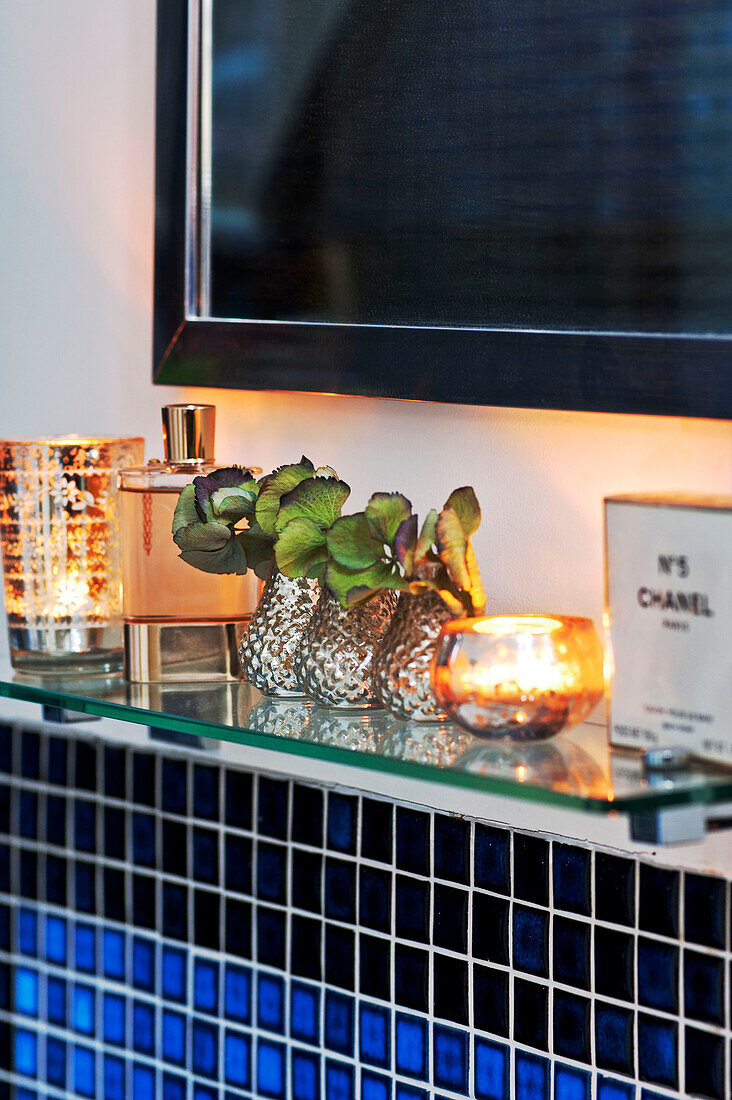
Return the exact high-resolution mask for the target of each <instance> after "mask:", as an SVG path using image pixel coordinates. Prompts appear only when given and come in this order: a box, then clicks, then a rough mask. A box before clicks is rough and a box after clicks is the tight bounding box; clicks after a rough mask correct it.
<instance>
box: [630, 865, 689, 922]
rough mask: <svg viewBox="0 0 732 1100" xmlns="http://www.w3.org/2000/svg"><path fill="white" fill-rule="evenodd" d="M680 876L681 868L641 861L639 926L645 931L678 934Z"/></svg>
mask: <svg viewBox="0 0 732 1100" xmlns="http://www.w3.org/2000/svg"><path fill="white" fill-rule="evenodd" d="M680 879H681V875H680V873H679V872H678V871H669V870H667V869H666V868H664V867H649V866H648V864H645V863H641V865H640V875H639V893H638V926H639V928H641V929H642V930H643V931H644V932H656V933H658V934H659V935H662V936H678V934H679V890H680Z"/></svg>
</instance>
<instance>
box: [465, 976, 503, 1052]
mask: <svg viewBox="0 0 732 1100" xmlns="http://www.w3.org/2000/svg"><path fill="white" fill-rule="evenodd" d="M508 984H509V975H508V974H507V973H506V971H504V970H496V969H493V968H490V967H487V966H474V967H473V998H474V999H473V1017H474V1022H475V1026H476V1027H477V1028H479V1029H480V1030H481V1031H490V1032H492V1034H493V1035H502V1036H504V1037H505V1038H508V1037H509V1012H508Z"/></svg>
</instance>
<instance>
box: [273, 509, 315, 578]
mask: <svg viewBox="0 0 732 1100" xmlns="http://www.w3.org/2000/svg"><path fill="white" fill-rule="evenodd" d="M327 558H328V551H327V549H326V545H325V534H324V533H323V531H321V529H320V527H318V525H317V523H313V521H312V520H310V519H303V518H302V517H298V518H296V519H293V520H291V521H290V522H289V523H288V524H287V527H286V528H285V530H284V531H283V532H282V534H281V535H280V537H279V538H278V540H277V542H276V544H275V560H276V561H277V568H278V569H279V571H280V573H284V574H285V576H286V577H306V576H309V575H310V571H311V570H312V569H313V568H314V567H315V566H318V565H320V564H321V563H323V562H325V561H327Z"/></svg>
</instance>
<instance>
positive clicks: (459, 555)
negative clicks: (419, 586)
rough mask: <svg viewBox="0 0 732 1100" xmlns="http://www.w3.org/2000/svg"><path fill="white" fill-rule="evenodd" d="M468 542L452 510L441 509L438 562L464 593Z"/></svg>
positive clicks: (467, 582) (468, 582)
mask: <svg viewBox="0 0 732 1100" xmlns="http://www.w3.org/2000/svg"><path fill="white" fill-rule="evenodd" d="M467 547H468V540H467V538H466V535H465V532H464V530H463V525H462V523H461V522H460V517H459V516H458V514H457V512H456V511H455V509H454V508H443V510H442V512H441V513H440V516H439V518H438V520H437V549H438V551H439V554H440V561H441V562H442V563H443V565H444V566H445V568H446V569H447V572H448V573H449V575H450V576H451V577H452V579H453V580H454V581H455V583H456V584H457V585H458V586H459V587H460V588H462V589H464V591H466V592H467V591H468V589H469V588H470V574H469V573H468V566H467V563H466V560H465V554H466V550H467Z"/></svg>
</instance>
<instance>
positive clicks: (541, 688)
mask: <svg viewBox="0 0 732 1100" xmlns="http://www.w3.org/2000/svg"><path fill="white" fill-rule="evenodd" d="M432 686H433V689H434V692H435V695H436V696H437V699H438V701H439V703H440V705H441V706H442V707H443V709H444V710H445V711H446V712H447V714H448V715H449V716H450V717H451V718H452V719H454V721H456V722H459V723H460V725H461V726H464V727H465V728H466V729H469V730H470V731H471V732H472V733H474V734H477V736H478V737H510V738H512V739H513V740H515V741H542V740H544V739H546V738H547V737H553V736H554V734H556V733H559V731H560V730H562V729H565V728H567V727H568V726H575V725H577V723H579V722H582V721H584V719H585V718H586V717H587V715H588V714H589V713H590V711H591V710H592V709H593V708H594V707H595V706H596V705H597V703H599V701H600V699H601V698H602V695H603V690H604V680H603V653H602V646H601V645H600V640H599V638H598V636H597V632H596V631H595V627H594V625H593V623H592V620H591V619H580V618H571V617H568V616H564V615H551V616H548V615H493V616H488V617H485V618H477V619H456V620H454V621H452V622H449V623H446V624H445V626H443V628H442V631H441V633H440V637H439V639H438V642H437V647H436V651H435V657H434V660H433V664H432Z"/></svg>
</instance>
